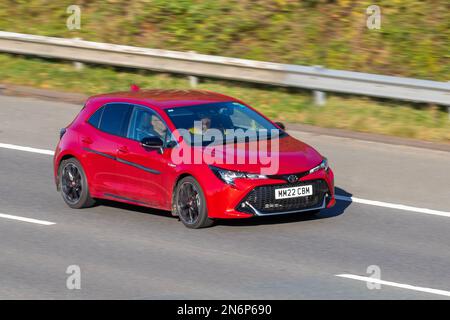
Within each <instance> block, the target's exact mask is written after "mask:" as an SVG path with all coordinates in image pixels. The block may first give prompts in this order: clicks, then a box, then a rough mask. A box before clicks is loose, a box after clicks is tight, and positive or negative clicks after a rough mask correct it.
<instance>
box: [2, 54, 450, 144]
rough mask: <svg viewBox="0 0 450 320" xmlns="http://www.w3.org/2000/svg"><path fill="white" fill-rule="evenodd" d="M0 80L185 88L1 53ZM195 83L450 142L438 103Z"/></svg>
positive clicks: (326, 123)
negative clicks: (316, 100) (319, 100)
mask: <svg viewBox="0 0 450 320" xmlns="http://www.w3.org/2000/svg"><path fill="white" fill-rule="evenodd" d="M0 65H1V68H0V79H1V80H0V81H1V82H3V83H10V84H20V85H28V86H34V87H40V88H47V89H58V90H62V91H70V92H79V93H85V94H88V95H91V94H97V93H103V92H110V91H124V90H128V88H129V86H130V84H131V83H136V84H138V85H139V86H141V87H142V88H180V89H186V88H187V87H188V81H187V79H186V77H183V76H171V75H167V74H161V73H150V72H145V71H135V70H126V69H115V68H106V67H96V66H86V67H85V68H84V69H83V70H82V71H77V70H76V69H75V67H74V66H73V65H72V63H70V62H57V61H49V60H44V59H37V58H24V57H20V56H12V55H7V54H3V55H0ZM202 80H203V81H202V82H201V83H200V84H199V88H200V89H207V90H212V91H217V92H221V93H224V94H228V95H231V96H234V97H237V98H240V99H242V100H244V101H246V102H248V103H249V104H250V105H252V106H254V107H255V108H257V109H259V110H260V111H262V112H264V113H265V114H266V115H268V116H269V117H271V118H273V119H277V120H281V121H286V122H301V123H306V124H311V125H317V126H323V127H330V128H343V129H350V130H355V131H361V132H374V133H381V134H387V135H395V136H400V137H409V138H417V139H423V140H429V141H439V142H450V120H449V118H448V115H447V113H446V112H445V111H444V110H443V109H439V108H438V107H430V106H426V105H412V104H407V103H400V102H392V101H381V100H373V99H368V98H361V97H348V96H342V95H334V94H330V95H329V97H328V100H327V104H326V106H324V107H316V106H314V105H313V103H312V97H311V93H310V92H307V91H298V90H292V89H286V88H274V87H268V86H253V85H249V84H243V83H239V84H237V83H235V82H227V81H213V80H208V79H202Z"/></svg>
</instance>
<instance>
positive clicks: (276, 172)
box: [54, 87, 335, 228]
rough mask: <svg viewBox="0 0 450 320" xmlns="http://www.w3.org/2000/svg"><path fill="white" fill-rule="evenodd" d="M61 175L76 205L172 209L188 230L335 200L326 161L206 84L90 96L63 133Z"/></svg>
mask: <svg viewBox="0 0 450 320" xmlns="http://www.w3.org/2000/svg"><path fill="white" fill-rule="evenodd" d="M236 132H238V134H236ZM221 135H222V137H221ZM255 145H256V148H255ZM230 155H231V156H230ZM263 155H264V157H263ZM54 176H55V182H56V186H57V189H58V191H60V192H61V195H62V197H63V199H64V201H65V202H66V203H67V204H68V205H69V206H70V207H72V208H77V209H78V208H84V207H89V206H92V205H94V203H95V199H100V198H102V199H109V200H116V201H120V202H125V203H130V204H134V205H141V206H146V207H152V208H158V209H162V210H167V211H171V213H172V215H174V216H178V217H179V219H180V220H181V221H182V222H183V223H184V224H185V225H186V226H187V227H189V228H201V227H206V226H210V225H212V224H213V221H214V219H227V218H249V217H253V216H268V215H278V214H286V213H297V212H314V213H315V212H318V211H319V210H320V209H323V208H330V207H332V206H333V205H334V204H335V197H334V176H333V172H332V170H331V169H330V168H329V166H328V163H327V159H326V158H324V157H323V156H321V155H320V154H319V153H318V152H317V151H316V150H315V149H313V148H312V147H311V146H309V145H307V144H305V143H303V142H301V141H298V140H296V139H294V138H293V137H291V136H290V135H289V134H287V133H286V132H285V130H284V126H283V125H282V124H281V123H274V122H272V121H270V120H269V119H267V118H266V117H264V116H263V115H261V114H260V113H258V112H257V111H256V110H254V109H253V108H251V107H250V106H248V105H246V104H245V103H244V102H242V101H240V100H237V99H235V98H232V97H229V96H225V95H222V94H218V93H213V92H208V91H199V90H140V89H137V88H136V87H134V89H133V90H131V91H130V92H119V93H111V94H104V95H97V96H94V97H91V98H89V99H88V100H87V102H86V104H85V106H84V107H83V109H82V110H81V111H80V113H79V114H78V115H77V117H76V118H75V120H73V122H72V123H71V124H70V125H69V126H67V127H66V128H64V129H61V133H60V141H59V143H58V145H57V147H56V151H55V156H54Z"/></svg>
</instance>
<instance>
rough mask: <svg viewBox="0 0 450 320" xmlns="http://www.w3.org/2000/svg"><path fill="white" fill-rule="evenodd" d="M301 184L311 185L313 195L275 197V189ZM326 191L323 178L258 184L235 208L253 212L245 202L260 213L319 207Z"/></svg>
mask: <svg viewBox="0 0 450 320" xmlns="http://www.w3.org/2000/svg"><path fill="white" fill-rule="evenodd" d="M303 185H312V186H313V195H311V196H306V197H295V198H288V199H275V189H279V188H290V187H298V186H303ZM327 193H328V186H327V183H326V182H325V180H322V179H318V180H310V181H302V182H296V183H286V184H276V185H273V184H272V185H266V186H259V187H256V188H255V189H253V190H252V191H250V192H249V193H248V194H247V196H246V197H245V198H244V199H243V200H242V201H241V202H240V203H239V205H238V206H237V207H236V210H238V211H240V212H245V213H252V214H253V213H254V211H253V210H252V208H250V207H249V206H248V205H246V204H245V203H246V202H248V203H249V204H250V205H251V206H253V207H254V208H255V209H256V210H258V211H259V212H260V213H262V214H270V213H277V212H287V211H293V212H295V211H296V210H305V209H309V208H311V209H312V208H317V207H319V206H320V205H321V204H322V203H323V200H324V197H325V195H326V194H327Z"/></svg>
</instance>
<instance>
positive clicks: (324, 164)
mask: <svg viewBox="0 0 450 320" xmlns="http://www.w3.org/2000/svg"><path fill="white" fill-rule="evenodd" d="M322 169H323V170H327V169H328V159H327V158H323V160H322V162H321V163H320V164H319V165H318V166H317V167H314V168H312V169H311V170H309V173H310V174H311V173H314V172H316V171H319V170H322Z"/></svg>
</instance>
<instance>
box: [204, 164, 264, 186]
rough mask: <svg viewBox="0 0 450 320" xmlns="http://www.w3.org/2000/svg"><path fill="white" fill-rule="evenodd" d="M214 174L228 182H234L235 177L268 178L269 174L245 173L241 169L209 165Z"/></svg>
mask: <svg viewBox="0 0 450 320" xmlns="http://www.w3.org/2000/svg"><path fill="white" fill-rule="evenodd" d="M209 167H210V168H211V170H212V171H213V172H214V174H215V175H216V176H217V177H218V178H219V179H221V180H222V181H224V182H225V183H228V184H234V179H238V178H247V179H267V176H265V175H262V174H256V173H245V172H239V171H231V170H226V169H221V168H217V167H213V166H209Z"/></svg>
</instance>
